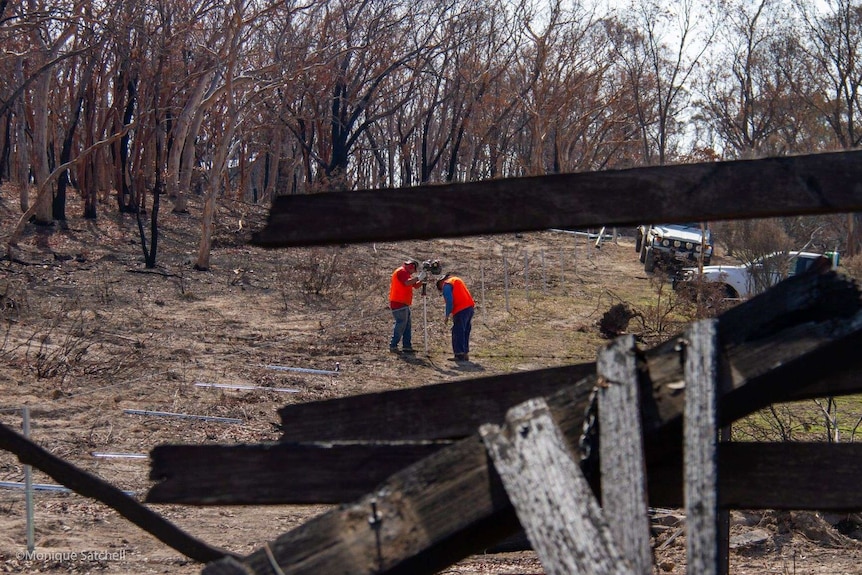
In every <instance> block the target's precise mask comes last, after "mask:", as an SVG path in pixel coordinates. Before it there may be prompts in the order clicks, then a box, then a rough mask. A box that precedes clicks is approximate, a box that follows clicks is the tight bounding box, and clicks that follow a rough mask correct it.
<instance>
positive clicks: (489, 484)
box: [204, 275, 862, 575]
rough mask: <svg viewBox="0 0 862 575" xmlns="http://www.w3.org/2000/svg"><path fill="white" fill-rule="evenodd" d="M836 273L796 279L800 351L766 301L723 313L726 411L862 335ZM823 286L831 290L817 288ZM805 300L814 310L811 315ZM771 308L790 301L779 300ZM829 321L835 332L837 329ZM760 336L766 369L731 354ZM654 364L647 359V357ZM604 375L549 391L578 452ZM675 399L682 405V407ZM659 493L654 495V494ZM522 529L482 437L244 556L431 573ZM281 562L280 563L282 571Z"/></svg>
mask: <svg viewBox="0 0 862 575" xmlns="http://www.w3.org/2000/svg"><path fill="white" fill-rule="evenodd" d="M831 278H832V279H831V282H832V283H834V284H836V285H833V286H831V287H830V286H829V281H826V280H823V281H824V282H825V283H820V282H821V280H820V279H818V278H817V277H815V278H811V277H804V276H800V277H799V278H794V279H798V283H800V284H804V285H807V286H808V288H809V292H808V297H807V298H806V297H801V298H799V299H798V300H797V301H796V302H795V305H796V307H793V308H791V309H790V311H791V312H792V313H791V315H793V314H795V315H796V319H795V321H789V323H787V322H783V321H781V320H780V318H777V317H776V318H774V319H775V324H774V326H773V329H774V330H777V331H779V332H788V331H789V332H792V336H793V337H791V338H790V339H787V338H785V340H784V343H785V344H786V345H788V347H790V348H792V352H793V353H788V352H783V351H782V350H781V349H780V346H779V345H777V343H778V342H777V341H776V339H780V338H779V337H778V336H776V335H775V334H774V333H773V332H772V331H770V330H763V327H764V326H763V325H760V326H759V328H760V330H761V331H758V329H756V328H755V327H752V326H751V325H750V324H755V323H757V321H758V317H757V315H756V314H753V313H751V312H753V311H756V310H757V308H758V305H759V306H761V307H763V304H762V302H761V303H760V304H756V305H754V304H753V305H748V304H743V305H742V306H739V308H737V310H740V308H741V310H740V311H737V312H736V313H737V314H741V313H744V312H746V311H747V312H749V313H750V315H749V317H748V323H746V322H744V321H742V319H741V318H737V319H736V320H735V322H734V321H728V322H727V323H726V324H725V323H724V322H723V321H722V318H719V336H720V342H721V343H722V351H723V352H724V353H725V354H727V355H728V358H726V361H728V363H729V367H728V369H729V371H728V373H730V374H731V377H732V383H733V386H734V391H731V392H729V393H727V394H723V395H722V396H720V397H719V409H720V411H721V413H725V411H726V408H727V407H728V401H729V399H736V398H735V397H733V394H734V392H739V391H740V390H745V389H747V388H752V387H753V388H758V387H760V386H761V385H769V386H773V387H774V389H773V391H775V392H776V394H777V395H778V397H779V398H781V397H785V396H786V393H785V394H783V395H782V388H781V387H778V386H776V384H777V381H776V378H774V377H772V372H773V371H775V370H778V371H781V368H782V367H785V366H787V365H792V366H795V367H800V366H801V365H803V364H805V362H806V358H807V357H810V356H812V355H816V352H817V351H820V350H823V349H828V347H829V344H830V342H832V337H833V333H834V335H835V337H837V338H838V339H839V340H840V339H841V338H846V337H849V336H850V335H855V334H858V333H859V331H860V329H862V314H860V313H858V309H859V301H858V299H859V294H858V290H856V289H855V285H853V284H852V283H850V282H846V281H843V280H841V279H840V278H836V277H835V276H834V275H833V276H831ZM841 284H843V285H844V288H843V290H845V291H850V292H852V293H853V294H855V299H854V298H850V299H851V300H852V305H851V306H850V309H838V310H833V311H835V313H833V314H832V316H831V317H830V316H826V317H820V316H819V315H820V314H821V313H822V310H821V309H818V305H819V304H822V303H823V302H822V300H821V298H822V296H823V294H824V292H831V293H832V294H833V295H835V294H838V293H840V292H842V289H841V288H839V285H841ZM816 286H820V288H822V289H821V290H816V289H814V288H815V287H816ZM810 290H814V291H810ZM803 291H804V290H803ZM782 293H783V292H782ZM785 295H788V294H786V293H785ZM844 299H845V300H847V299H848V298H846V297H845V298H844ZM752 302H755V300H752ZM752 302H748V303H749V304H751V303H752ZM818 302H819V303H818ZM755 303H756V302H755ZM830 305H831V304H830ZM806 306H807V313H802V312H803V311H805V309H804V308H806ZM766 307H767V308H769V307H770V306H769V305H767V306H766ZM771 307H773V308H777V307H781V306H779V305H777V304H772V305H771ZM839 312H840V313H839ZM767 316H768V314H767ZM733 317H734V316H733V315H731V318H733ZM767 319H768V317H767ZM798 322H801V323H798ZM731 327H733V328H735V329H738V330H740V331H741V332H746V333H747V334H748V337H749V339H750V340H751V341H743V342H740V341H738V340H739V336H738V334H736V333H725V331H724V330H725V328H731ZM828 328H831V330H832V331H833V333H828V332H829V329H828ZM756 336H761V337H759V338H758V337H756ZM795 338H799V340H797V339H795ZM761 340H769V342H770V344H772V345H764V346H761V351H762V352H763V353H765V354H766V355H764V356H762V357H761V361H762V362H763V363H765V364H766V365H767V367H763V366H760V365H748V364H745V362H742V363H741V364H740V365H736V364H734V362H733V357H732V356H733V354H734V353H735V352H736V353H739V354H741V356H742V357H743V358H745V356H746V353H747V352H749V353H750V350H747V349H746V348H747V347H748V346H749V345H754V346H756V345H757V344H758V343H759V342H761ZM726 342H729V343H726ZM680 343H681V342H680V341H677V342H676V343H675V344H674V345H673V346H672V347H671V348H670V353H671V354H672V355H673V356H674V357H675V360H674V361H671V362H670V364H675V366H676V374H674V373H672V371H673V370H671V369H666V370H665V373H664V374H663V377H664V379H665V380H666V381H670V382H679V381H681V379H682V366H681V361H680V357H679V352H678V351H676V350H675V348H676V347H677V346H679V345H680ZM738 350H741V351H738ZM770 354H776V358H772V357H770ZM858 355H859V354H858V353H857V354H856V356H858ZM653 359H655V358H653ZM857 362H858V363H857V365H858V364H860V363H862V357H857ZM646 366H648V362H645V367H646ZM829 372H830V365H829V364H828V363H827V364H822V369H821V375H823V376H824V377H828V375H829ZM650 375H651V374H648V373H646V372H645V373H644V374H643V375H642V377H643V378H644V380H645V381H644V382H642V384H641V385H642V386H643V385H645V384H648V385H650V386H652V387H647V388H646V390H645V394H644V395H645V396H646V399H647V400H649V402H650V403H651V404H652V405H651V406H648V405H644V411H643V422H644V428H645V437H644V440H645V448H646V451H647V454H649V452H650V450H651V449H653V450H656V451H658V452H660V453H663V454H665V455H667V454H668V453H673V452H675V453H676V456H677V458H679V456H680V452H681V443H682V438H681V428H680V426H679V425H675V423H676V424H678V422H679V420H680V419H681V418H682V404H681V403H680V401H679V398H677V397H673V394H676V395H684V394H681V393H680V391H679V390H677V389H670V390H666V389H664V387H666V386H663V385H657V383H656V380H655V379H654V378H653V379H650V377H649V376H650ZM595 380H596V378H595V376H590V377H587V378H585V379H583V380H580V381H579V382H577V383H576V384H574V385H572V386H569V387H566V388H563V389H561V390H560V391H559V392H557V393H555V394H554V395H552V396H550V397H548V398H547V403H548V405H549V407H550V408H551V413H552V414H553V416H554V419H555V420H556V422H557V425H558V426H559V428H560V430H561V431H562V432H563V434H564V435H565V437H566V441H567V442H568V444H569V446H570V447H571V448H572V449H573V450H575V449H577V446H578V441H579V439H580V435H581V432H582V430H583V422H584V412H585V408H586V406H587V405H588V404H589V396H590V393H591V391H592V389H593V387H594V385H595V383H596V381H595ZM783 380H784V383H785V385H784V388H785V389H787V390H791V389H793V388H794V387H796V388H798V387H802V386H803V385H804V383H805V382H804V381H795V382H794V381H790V382H789V381H787V374H784V378H783ZM764 382H765V383H764ZM743 397H745V396H743ZM671 400H673V401H671ZM746 400H747V401H748V402H747V403H745V404H744V405H741V406H737V407H736V410H735V411H736V413H737V414H738V416H740V417H741V416H743V415H745V414H747V413H750V412H753V411H755V410H757V409H760V408H762V407H764V406H765V405H768V404H769V403H770V400H771V397H767V396H760V395H758V394H756V393H755V394H752V395H751V396H750V397H747V398H746ZM755 400H758V401H755ZM673 406H676V409H675V410H674V409H673ZM648 461H649V457H648ZM667 461H669V459H668V458H667V457H665V458H664V462H667ZM648 469H649V467H648ZM588 477H589V475H588ZM650 498H651V502H652V493H650ZM369 519H370V521H369ZM517 529H518V521H517V517H516V515H515V513H514V511H513V508H512V506H511V503H510V502H509V500H508V498H507V496H506V493H505V490H504V489H503V487H502V484H501V481H500V479H499V477H498V476H496V475H495V473H494V472H493V469H492V466H489V463H488V458H487V455H486V452H485V449H484V447H483V446H482V443H481V439H480V438H479V437H478V434H477V435H474V436H471V437H469V438H467V439H464V440H461V441H459V442H457V443H454V444H453V445H451V446H449V447H446V448H443V449H441V450H439V451H437V452H436V453H434V454H433V455H431V456H430V457H428V458H426V459H423V460H421V461H418V462H417V463H415V464H414V465H412V466H410V467H408V468H405V469H403V470H401V471H399V472H398V473H396V474H394V475H392V476H391V477H390V478H389V479H388V480H386V481H385V482H384V483H383V484H381V485H380V486H379V487H378V488H377V489H376V490H374V491H373V492H370V493H368V494H366V495H365V496H363V497H361V498H360V499H358V500H356V501H355V502H353V503H351V504H346V505H343V506H341V507H339V508H338V509H334V510H332V511H330V512H328V513H325V514H323V515H321V516H318V517H316V518H315V519H312V520H311V521H309V522H307V523H306V524H304V525H302V526H300V527H299V528H297V529H294V530H292V531H289V532H287V533H285V534H283V535H281V536H279V537H278V538H277V539H275V540H274V541H272V542H271V543H269V544H267V545H266V546H265V548H264V549H261V550H258V551H255V552H254V553H252V554H251V555H249V556H247V557H245V558H243V559H242V561H241V563H242V566H243V569H247V571H245V573H249V572H251V573H261V574H262V573H275V572H283V573H309V574H311V573H314V574H317V573H333V572H338V573H357V574H359V573H386V574H391V573H405V574H406V573H411V574H414V575H421V574H424V573H429V574H430V573H434V572H436V571H438V570H440V569H442V568H443V567H445V566H447V565H451V564H452V563H455V562H457V561H458V560H460V559H463V558H464V557H466V556H468V555H469V554H471V553H475V552H477V551H480V550H482V549H485V548H488V547H489V546H491V545H492V544H493V543H495V542H496V541H498V540H500V539H503V538H504V537H506V536H509V535H512V534H513V533H514V532H515V531H516V530H517ZM273 564H276V565H279V566H280V567H279V568H278V569H274V568H273ZM227 568H228V566H227V565H225V564H220V563H219V562H215V563H214V564H213V565H212V569H210V566H208V567H207V568H205V569H204V573H227V572H231V571H227V570H226V569H227ZM233 572H237V573H240V572H242V571H233Z"/></svg>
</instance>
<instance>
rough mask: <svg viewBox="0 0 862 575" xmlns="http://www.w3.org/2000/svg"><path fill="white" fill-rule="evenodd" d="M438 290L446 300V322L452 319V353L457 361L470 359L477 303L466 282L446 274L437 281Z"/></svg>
mask: <svg viewBox="0 0 862 575" xmlns="http://www.w3.org/2000/svg"><path fill="white" fill-rule="evenodd" d="M437 290H438V291H439V292H440V293H441V294H442V295H443V299H444V300H446V321H447V322H448V321H449V317H451V318H452V352H453V353H454V355H455V357H453V358H452V359H453V360H455V361H468V360H469V359H470V330H471V329H472V327H473V311H474V309H475V307H476V302H475V301H473V296H471V295H470V290H468V289H467V285H466V284H465V283H464V280H462V279H461V278H459V277H457V276H453V275H451V274H448V273H447V274H446V275H444V276H443V277H442V278H440V279H439V280H437Z"/></svg>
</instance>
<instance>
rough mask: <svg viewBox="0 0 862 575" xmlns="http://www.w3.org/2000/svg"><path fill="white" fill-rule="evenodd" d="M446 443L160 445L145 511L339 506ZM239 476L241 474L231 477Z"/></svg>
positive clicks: (153, 460) (155, 452)
mask: <svg viewBox="0 0 862 575" xmlns="http://www.w3.org/2000/svg"><path fill="white" fill-rule="evenodd" d="M446 445H447V443H445V442H441V443H433V442H422V443H388V444H381V443H350V444H337V445H336V444H323V443H314V444H310V443H308V444H294V443H267V444H256V445H160V446H158V447H156V448H154V449H153V450H152V451H151V452H150V459H151V465H150V479H153V480H157V481H159V483H157V484H156V485H154V486H153V488H152V489H150V491H149V493H147V498H146V501H147V503H183V504H190V505H237V504H243V505H266V504H282V503H295V504H301V503H342V502H344V501H351V500H353V499H356V498H357V497H359V496H361V495H363V494H365V493H367V492H368V491H369V490H371V489H373V488H374V487H375V486H376V485H377V484H378V483H380V482H381V481H383V480H384V479H386V478H387V477H388V476H390V475H392V474H393V473H395V472H396V471H399V470H400V469H403V468H405V467H407V466H409V465H411V464H413V463H415V462H416V461H418V460H420V459H423V458H425V457H427V456H429V455H431V454H432V453H434V452H435V451H437V450H439V449H440V448H441V447H444V446H446ZM238 469H241V470H242V473H237V470H238Z"/></svg>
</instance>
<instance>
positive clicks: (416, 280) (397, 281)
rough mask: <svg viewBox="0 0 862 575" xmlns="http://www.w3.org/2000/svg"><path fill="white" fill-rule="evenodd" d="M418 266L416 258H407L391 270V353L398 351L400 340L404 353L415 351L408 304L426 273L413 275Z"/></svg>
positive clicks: (410, 303) (411, 302)
mask: <svg viewBox="0 0 862 575" xmlns="http://www.w3.org/2000/svg"><path fill="white" fill-rule="evenodd" d="M418 268H419V263H418V262H417V261H416V260H407V261H405V262H404V263H403V264H402V265H400V266H399V267H398V268H396V269H395V271H394V272H392V279H391V281H390V282H389V309H391V310H392V317H393V318H394V319H395V327H394V328H393V330H392V339H391V340H390V341H389V351H391V352H392V353H398V342H401V344H402V348H401V349H402V351H404V353H415V350H414V349H413V325H412V321H411V313H410V306H411V305H412V304H413V290H415V289H419V287H420V286H421V285H422V281H423V280H424V279H425V277H426V275H427V274H426V273H425V271H422V272H420V273H419V275H415V274H416V270H417V269H418Z"/></svg>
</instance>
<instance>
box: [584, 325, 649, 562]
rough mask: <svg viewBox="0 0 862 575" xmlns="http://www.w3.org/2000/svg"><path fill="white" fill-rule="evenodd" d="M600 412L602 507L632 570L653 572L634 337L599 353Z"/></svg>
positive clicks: (597, 371)
mask: <svg viewBox="0 0 862 575" xmlns="http://www.w3.org/2000/svg"><path fill="white" fill-rule="evenodd" d="M596 374H597V375H598V377H599V381H600V384H599V387H598V389H597V392H598V393H597V395H598V412H599V414H600V415H601V424H600V425H599V445H600V446H601V448H602V449H601V457H600V466H599V467H600V470H601V493H602V497H601V500H602V510H603V511H604V517H605V519H606V520H607V521H608V523H609V524H610V529H611V533H612V534H613V537H614V541H615V542H616V544H617V546H618V548H619V549H620V551H621V552H622V554H623V557H626V558H627V559H628V560H629V563H630V566H629V569H628V572H629V573H631V574H632V575H634V574H636V573H641V574H644V575H650V574H651V573H652V572H653V571H652V551H651V550H650V544H649V515H648V511H649V510H648V503H647V493H646V485H647V483H646V465H645V462H644V442H643V434H642V432H641V425H640V419H641V406H640V386H639V381H638V380H639V378H638V368H637V347H636V345H635V338H634V336H632V335H625V336H622V337H618V338H617V339H616V340H614V341H613V342H612V343H611V344H610V345H608V346H607V347H606V348H605V349H603V350H601V351H600V352H599V355H598V358H597V361H596Z"/></svg>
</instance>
